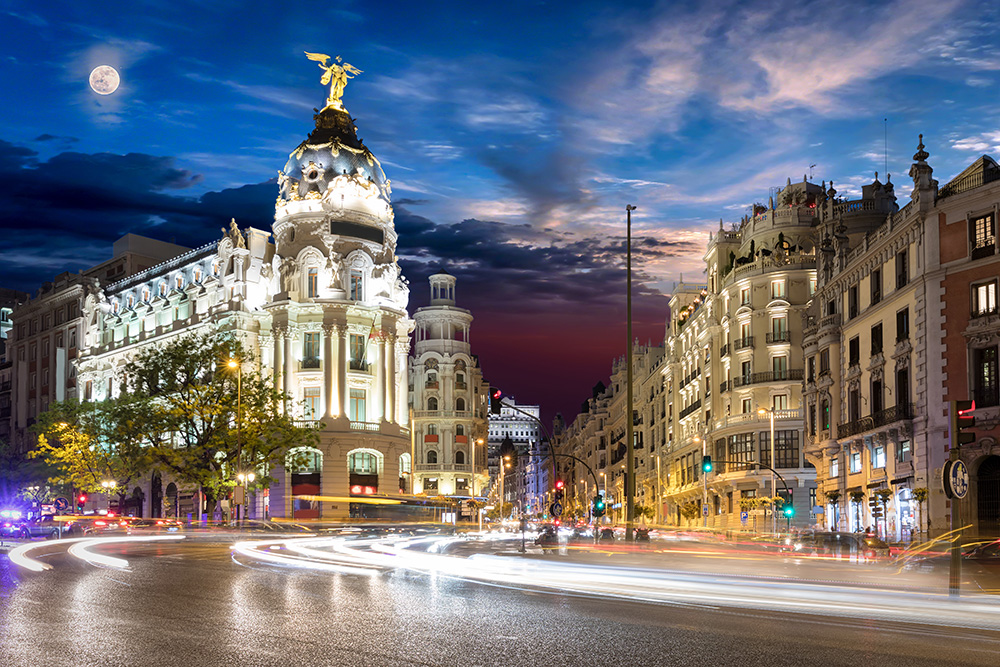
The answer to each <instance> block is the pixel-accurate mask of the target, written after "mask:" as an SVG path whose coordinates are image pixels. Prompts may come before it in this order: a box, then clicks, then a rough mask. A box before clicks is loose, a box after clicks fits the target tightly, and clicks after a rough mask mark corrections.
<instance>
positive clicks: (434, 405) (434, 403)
mask: <svg viewBox="0 0 1000 667" xmlns="http://www.w3.org/2000/svg"><path fill="white" fill-rule="evenodd" d="M427 409H428V410H437V409H438V400H437V399H436V398H434V397H433V396H431V397H430V398H428V399H427Z"/></svg>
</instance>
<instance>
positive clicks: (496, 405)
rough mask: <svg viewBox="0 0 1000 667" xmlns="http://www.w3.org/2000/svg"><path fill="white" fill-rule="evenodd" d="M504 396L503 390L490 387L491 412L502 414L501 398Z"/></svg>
mask: <svg viewBox="0 0 1000 667" xmlns="http://www.w3.org/2000/svg"><path fill="white" fill-rule="evenodd" d="M502 397H503V392H502V391H500V390H499V389H497V388H496V387H490V414H492V415H498V414H500V399H501V398H502Z"/></svg>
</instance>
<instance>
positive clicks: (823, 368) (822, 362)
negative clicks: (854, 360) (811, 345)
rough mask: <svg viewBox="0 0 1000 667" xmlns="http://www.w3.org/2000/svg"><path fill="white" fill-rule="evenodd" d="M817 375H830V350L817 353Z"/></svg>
mask: <svg viewBox="0 0 1000 667" xmlns="http://www.w3.org/2000/svg"><path fill="white" fill-rule="evenodd" d="M819 374H820V376H823V375H829V374H830V348H826V349H825V350H821V351H820V353H819Z"/></svg>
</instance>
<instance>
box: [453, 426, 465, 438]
mask: <svg viewBox="0 0 1000 667" xmlns="http://www.w3.org/2000/svg"><path fill="white" fill-rule="evenodd" d="M455 435H465V425H464V424H456V425H455Z"/></svg>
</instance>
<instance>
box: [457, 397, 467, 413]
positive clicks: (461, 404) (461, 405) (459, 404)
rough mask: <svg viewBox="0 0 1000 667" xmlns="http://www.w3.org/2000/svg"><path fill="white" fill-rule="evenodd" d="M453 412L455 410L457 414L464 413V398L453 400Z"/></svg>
mask: <svg viewBox="0 0 1000 667" xmlns="http://www.w3.org/2000/svg"><path fill="white" fill-rule="evenodd" d="M455 410H457V411H458V412H465V399H464V398H458V399H455Z"/></svg>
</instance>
